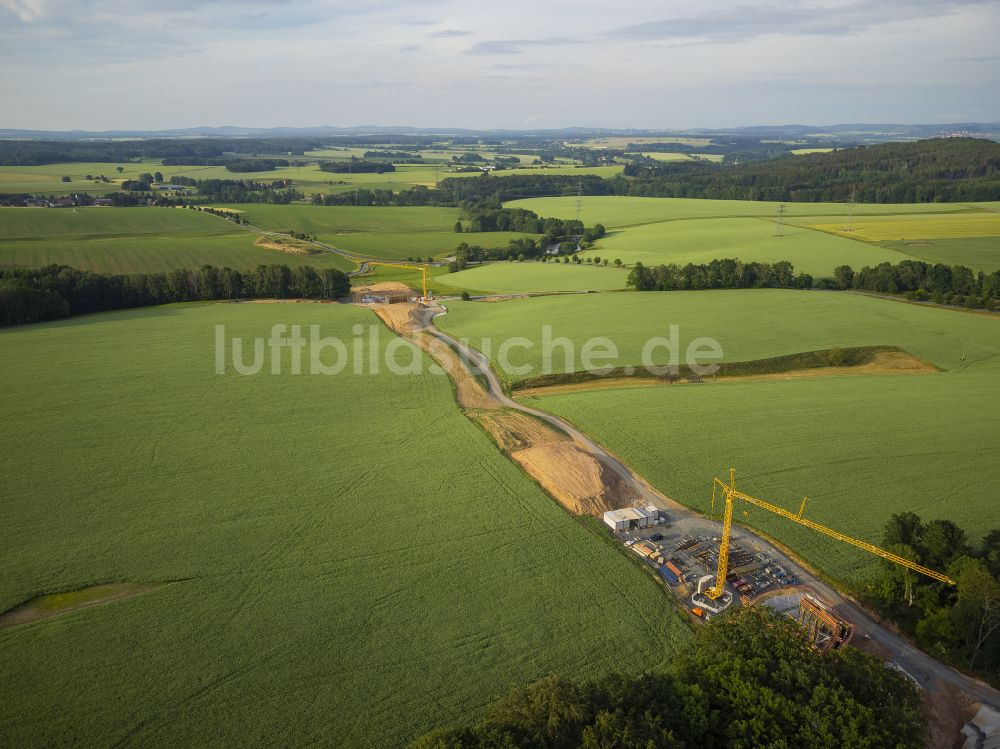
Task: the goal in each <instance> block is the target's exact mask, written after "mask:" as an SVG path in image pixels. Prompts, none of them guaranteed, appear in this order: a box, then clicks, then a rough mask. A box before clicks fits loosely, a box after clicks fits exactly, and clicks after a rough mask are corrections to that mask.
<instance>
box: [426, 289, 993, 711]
mask: <svg viewBox="0 0 1000 749" xmlns="http://www.w3.org/2000/svg"><path fill="white" fill-rule="evenodd" d="M446 312H447V309H446V308H444V307H441V306H435V307H418V308H417V310H415V313H414V315H413V328H414V331H412V332H417V331H419V332H420V333H424V334H426V335H429V336H431V337H432V338H433V339H435V340H437V341H440V342H441V343H443V344H445V345H446V346H447V347H448V348H450V349H452V350H453V351H455V352H457V353H458V354H459V358H460V360H461V361H462V363H463V366H464V367H465V369H466V374H467V375H471V379H472V380H473V381H475V382H476V383H477V384H478V385H479V386H480V387H482V386H483V385H484V384H485V387H482V390H483V396H484V397H485V398H487V399H489V400H490V401H492V403H493V404H494V406H495V407H496V408H501V409H506V410H511V411H516V412H520V413H522V414H524V415H526V416H529V417H531V418H533V419H537V420H539V421H541V422H544V423H545V424H546V425H547V426H549V427H551V428H552V429H553V430H554V431H556V432H558V433H561V434H564V435H566V436H567V437H568V438H569V439H570V440H571V441H572V443H573V445H574V447H576V448H577V449H579V450H581V451H583V452H585V453H586V454H587V455H589V456H590V457H591V458H592V459H594V460H595V461H597V462H598V463H599V464H601V465H602V466H603V468H604V469H606V470H607V471H610V472H612V473H614V474H615V475H616V476H617V478H618V479H619V480H620V486H621V487H622V488H623V494H625V495H626V497H627V498H628V501H627V502H624V501H623V504H652V505H655V506H656V507H658V508H659V509H661V510H664V511H665V512H667V514H668V516H669V518H670V522H671V523H672V524H673V525H674V526H680V527H681V528H682V529H683V530H684V531H685V532H687V533H689V534H691V535H710V536H720V535H721V533H722V524H721V523H719V522H717V521H714V520H711V519H709V518H707V517H704V516H702V515H700V514H699V513H697V512H695V511H694V510H692V509H690V508H688V507H686V506H685V505H682V504H680V503H679V502H677V501H675V500H673V499H671V498H670V497H667V496H666V495H664V494H663V493H662V492H660V491H658V490H657V489H655V488H654V487H653V486H652V485H651V484H650V483H649V482H648V481H646V479H644V478H643V477H642V476H640V475H639V474H638V473H636V472H635V471H633V470H632V469H631V468H629V467H628V466H627V465H626V464H625V463H624V462H623V461H622V460H621V459H620V458H618V457H617V456H616V455H614V454H613V453H611V452H610V451H608V450H607V449H605V448H604V447H603V446H601V445H599V444H598V443H597V442H595V441H594V440H592V439H591V438H590V437H588V436H587V435H586V434H584V433H583V432H582V431H580V430H579V429H578V428H577V427H576V426H574V425H573V424H572V423H570V422H569V421H566V420H565V419H562V418H560V417H558V416H555V415H553V414H550V413H547V412H545V411H542V410H540V409H537V408H532V407H530V406H526V405H524V404H522V403H519V402H518V401H516V400H514V399H513V398H511V397H510V396H508V395H507V394H506V393H505V392H504V389H503V387H502V385H501V382H500V379H499V377H498V376H497V374H496V373H495V372H494V371H493V369H492V368H491V366H490V362H489V360H488V359H487V358H486V357H485V356H484V355H483V354H481V353H480V352H479V351H477V350H475V349H473V348H472V347H470V346H468V345H467V344H465V343H463V342H462V341H460V340H457V339H455V338H452V337H451V336H450V335H448V334H447V333H444V332H443V331H441V330H440V329H438V328H437V327H436V326H435V325H434V318H435V317H437V316H438V315H441V314H445V313H446ZM449 376H451V377H452V379H453V380H455V376H454V375H453V374H452V373H450V372H449ZM515 462H516V461H515ZM522 467H523V466H522ZM549 493H550V494H551V493H552V492H551V491H550V492H549ZM732 538H733V542H734V543H743V544H744V545H746V546H749V547H751V548H753V549H755V550H760V551H762V552H764V553H766V554H767V555H768V556H770V557H771V558H773V559H775V560H777V561H778V562H779V563H780V564H782V565H783V566H785V567H786V568H787V569H789V570H790V571H791V572H792V573H793V574H794V575H795V576H796V577H798V579H799V580H801V581H802V583H803V587H805V588H807V589H809V590H811V591H813V592H815V593H816V594H817V595H819V596H820V597H821V598H823V599H825V600H827V601H828V602H830V603H831V604H832V605H833V607H834V608H835V609H836V611H837V612H838V613H839V614H840V615H841V616H843V617H844V618H846V619H848V620H849V621H851V622H853V623H854V625H855V627H856V632H857V635H856V642H857V643H858V644H859V646H861V647H862V649H864V650H870V651H875V652H878V653H879V654H880V655H881V656H882V657H883V658H884V659H886V660H888V661H891V663H892V664H893V665H894V666H896V667H898V668H900V669H902V670H903V671H904V672H905V673H906V674H908V675H909V676H910V677H911V679H912V680H913V681H914V682H916V683H917V684H918V685H919V686H920V688H921V689H923V690H926V692H927V694H928V695H929V696H933V695H935V694H936V693H937V692H940V691H950V692H955V691H957V692H960V693H961V694H962V695H964V698H965V700H967V701H968V702H969V703H972V702H980V703H986V704H989V705H992V706H995V707H997V706H1000V692H998V691H997V690H996V689H994V688H992V687H991V686H989V685H987V684H985V683H983V682H981V681H978V680H977V679H974V678H972V677H970V676H967V675H965V674H963V673H961V672H959V671H957V670H956V669H954V668H952V667H950V666H947V665H945V664H943V663H941V662H940V661H937V660H935V659H934V658H932V657H930V656H929V655H927V654H926V653H924V652H923V651H921V650H920V649H918V648H917V647H915V646H914V645H913V644H911V643H910V642H909V641H908V640H906V639H905V638H904V637H902V636H900V635H898V634H896V633H895V632H893V631H891V630H890V629H888V628H886V627H884V626H882V625H881V624H880V623H879V622H878V621H876V619H875V618H874V617H873V616H872V615H871V614H869V613H868V612H867V611H866V610H865V609H864V608H862V606H861V605H860V604H859V603H858V602H857V601H855V600H853V599H851V598H850V597H848V596H846V595H843V594H841V593H840V592H839V591H837V590H836V589H834V588H833V587H832V586H831V585H829V584H828V583H826V582H824V581H823V580H821V579H820V578H819V577H818V576H817V575H816V574H815V573H814V572H813V571H812V570H811V569H810V568H808V567H807V566H806V565H805V564H804V563H803V562H801V561H800V560H798V559H797V558H795V557H794V556H793V555H792V554H791V552H790V551H789V550H787V549H784V548H779V547H778V546H776V545H775V544H773V543H772V542H770V541H769V540H767V539H765V538H763V537H762V536H759V535H757V534H756V533H754V532H753V531H750V530H748V529H746V528H743V527H737V526H734V527H733V529H732ZM956 730H957V729H956Z"/></svg>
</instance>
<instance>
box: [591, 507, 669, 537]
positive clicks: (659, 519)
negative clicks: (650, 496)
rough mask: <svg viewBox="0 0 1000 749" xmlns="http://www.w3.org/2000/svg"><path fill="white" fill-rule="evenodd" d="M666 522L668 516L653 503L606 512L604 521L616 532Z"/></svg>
mask: <svg viewBox="0 0 1000 749" xmlns="http://www.w3.org/2000/svg"><path fill="white" fill-rule="evenodd" d="M664 522H666V517H664V515H663V513H662V512H660V510H658V509H657V508H656V507H654V506H653V505H646V506H645V507H624V508H622V509H620V510H608V511H607V512H605V513H604V523H605V525H607V526H608V527H609V528H610V529H611V530H613V531H614V532H615V533H620V532H621V531H630V530H633V529H635V528H649V527H651V526H654V525H660V524H661V523H664Z"/></svg>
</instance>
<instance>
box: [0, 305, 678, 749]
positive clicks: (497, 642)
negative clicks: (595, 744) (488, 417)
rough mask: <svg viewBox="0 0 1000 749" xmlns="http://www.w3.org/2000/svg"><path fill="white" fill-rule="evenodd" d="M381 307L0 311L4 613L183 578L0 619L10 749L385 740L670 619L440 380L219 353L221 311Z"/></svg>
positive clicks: (232, 331) (252, 330)
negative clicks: (236, 368) (220, 366)
mask: <svg viewBox="0 0 1000 749" xmlns="http://www.w3.org/2000/svg"><path fill="white" fill-rule="evenodd" d="M374 319H375V318H374V317H372V316H371V314H370V313H369V312H367V311H365V310H361V309H358V308H352V307H346V306H340V305H322V304H271V305H255V304H217V305H174V306H169V307H161V308H147V309H143V310H135V311H130V312H125V313H105V314H101V315H93V316H88V317H81V318H76V319H73V320H69V321H63V322H59V323H51V324H45V325H38V326H29V327H24V328H20V329H9V330H5V331H3V332H0V377H2V379H3V382H4V383H5V384H6V387H5V388H4V389H3V392H2V393H0V409H2V412H3V414H4V425H5V428H4V430H3V435H2V436H0V470H2V472H3V475H4V478H5V489H6V490H5V492H4V498H3V505H4V515H3V516H4V523H3V524H2V525H0V550H2V551H0V563H2V567H3V570H4V575H3V576H2V578H0V610H3V609H6V608H8V607H10V606H13V605H15V604H17V603H19V602H21V601H23V600H25V599H28V598H30V597H32V596H34V595H37V594H40V593H46V592H57V591H62V590H68V589H74V588H79V587H82V586H87V585H92V584H97V583H103V582H109V581H141V582H156V581H177V582H174V583H173V584H171V585H168V586H166V587H162V588H159V589H157V590H155V591H152V592H149V593H145V594H142V595H139V596H136V597H133V598H129V599H125V600H119V601H116V602H113V603H108V604H104V605H100V606H95V607H91V608H87V609H82V610H79V611H76V612H74V613H69V614H64V615H62V616H58V617H56V618H53V619H50V620H48V621H44V622H39V623H35V624H29V625H22V626H19V627H15V628H12V629H6V630H0V669H2V671H3V674H4V677H5V678H4V682H3V686H0V699H2V700H3V702H4V705H5V709H4V710H3V711H2V717H0V736H3V737H4V743H5V744H8V745H10V746H27V745H35V746H53V745H61V744H70V743H77V744H81V745H87V746H110V745H115V744H129V745H137V744H144V745H175V746H179V745H200V746H208V745H223V744H227V745H232V744H237V743H238V744H243V745H245V744H248V743H251V744H257V745H271V746H273V745H282V746H292V745H305V744H310V745H317V744H321V745H328V746H345V747H353V746H365V747H368V746H371V747H375V746H378V747H382V746H400V745H402V744H404V743H405V742H406V741H407V740H408V739H410V738H412V737H414V736H415V735H417V734H420V733H422V732H424V731H427V730H429V729H430V728H431V727H433V726H437V725H451V724H457V723H465V722H468V721H469V720H471V719H474V718H475V717H477V716H478V714H479V713H480V711H481V710H482V709H483V708H484V707H485V705H486V704H487V703H488V702H490V701H491V700H493V699H495V698H496V697H498V696H499V695H500V694H501V693H503V692H504V691H505V690H506V689H507V688H508V687H510V686H512V685H514V684H520V683H523V682H526V681H529V680H531V679H535V678H538V677H541V676H543V675H545V674H547V673H550V672H558V673H561V674H566V675H567V676H571V677H577V678H585V677H587V676H590V675H594V674H598V673H602V672H606V671H609V670H626V671H630V672H638V671H640V670H642V669H644V668H651V667H655V666H656V664H657V663H659V662H662V661H665V660H666V659H669V658H670V654H671V652H672V650H673V649H674V648H675V647H677V646H679V645H681V644H683V643H684V642H686V641H687V638H688V636H689V633H688V631H687V630H686V628H684V627H683V625H681V624H680V623H679V620H678V618H677V617H676V616H675V615H674V614H673V613H672V607H673V605H672V604H671V603H670V602H669V600H668V598H667V596H665V595H664V593H663V591H662V590H661V589H660V588H659V587H658V586H657V585H655V584H654V583H653V582H652V581H651V580H650V579H649V578H648V577H647V576H645V575H643V574H641V573H640V572H638V571H637V570H636V569H635V567H634V565H633V564H632V563H631V562H630V561H629V560H628V559H625V558H624V557H623V556H622V555H621V554H620V553H619V552H618V551H617V550H615V549H614V548H612V547H611V546H610V545H609V544H607V543H606V542H605V541H604V540H602V539H600V538H598V537H596V536H594V535H592V534H591V533H590V532H589V531H588V530H587V529H586V528H585V527H584V525H583V524H581V523H579V522H578V521H576V520H574V519H573V518H571V517H570V516H569V515H567V514H566V513H565V512H564V511H563V510H562V509H560V508H559V507H558V506H557V505H556V504H555V503H554V502H553V501H552V500H550V499H549V498H548V497H547V496H545V495H544V494H543V493H542V492H541V490H540V489H539V488H538V487H537V486H536V485H535V484H534V483H533V482H532V481H531V480H529V479H528V478H526V477H525V476H524V475H523V474H522V473H521V472H520V471H519V470H518V469H517V467H516V466H515V465H514V464H513V463H511V462H510V461H509V460H508V459H507V458H505V457H504V456H503V455H502V454H501V453H500V452H499V451H497V450H496V448H495V447H494V446H493V444H492V443H491V442H490V441H489V440H488V438H487V437H486V436H485V435H484V434H483V433H482V432H480V431H479V429H478V428H477V427H476V426H474V425H473V423H472V422H470V421H469V420H467V419H466V418H464V417H463V416H462V415H461V414H460V412H459V411H458V409H457V408H456V406H455V404H454V400H453V396H452V391H451V387H450V383H449V382H448V380H446V379H444V378H443V377H441V376H433V375H430V374H425V375H409V376H397V375H391V374H389V373H388V372H385V371H384V370H383V373H382V374H379V375H377V376H355V375H352V374H350V371H351V367H350V366H349V367H348V369H347V370H346V371H345V372H344V373H343V374H341V375H338V376H321V375H308V374H303V375H299V376H295V375H290V374H288V354H287V353H286V354H285V360H284V364H283V374H281V375H270V374H259V375H256V376H238V375H236V374H234V373H232V372H231V371H230V373H229V374H227V375H225V376H220V375H216V374H214V355H213V351H214V326H215V325H217V324H224V325H226V328H227V332H228V334H229V335H231V336H241V337H244V338H246V337H254V336H267V335H269V333H270V332H271V328H272V326H273V325H274V324H276V323H283V324H289V325H291V324H301V325H303V326H308V325H310V324H318V325H320V326H321V334H322V335H324V336H331V335H338V336H340V337H342V338H345V339H347V341H350V340H351V338H352V326H354V325H356V324H361V325H367V324H368V323H372V322H373V321H374ZM377 329H380V330H381V334H380V336H381V337H380V343H379V344H378V345H379V348H380V349H382V348H383V347H384V346H385V345H386V344H387V343H388V341H389V340H390V338H391V336H390V334H389V333H388V332H387V331H386V330H385V329H384V328H377ZM304 332H305V331H304ZM367 335H368V334H367V333H365V334H364V338H363V340H364V341H367V340H368V337H367ZM246 342H247V343H249V341H246ZM368 345H370V344H367V343H366V344H365V348H363V349H362V351H361V354H362V359H367V353H368V349H367V346H368ZM304 359H305V363H306V366H308V361H309V354H308V352H306V355H305V357H304ZM325 360H326V363H328V364H329V363H330V358H329V352H327V357H325ZM400 360H401V361H404V362H405V361H408V354H407V353H404V354H401V355H400ZM424 362H425V363H426V360H424ZM265 371H267V369H266V368H265ZM307 371H308V370H307ZM387 467H388V468H387ZM636 643H645V644H646V645H647V646H648V647H646V648H644V649H645V650H648V651H649V654H648V655H646V656H640V657H632V658H628V659H625V660H623V659H622V658H621V655H620V654H621V653H622V652H632V651H634V649H635V646H636ZM247 706H252V709H247Z"/></svg>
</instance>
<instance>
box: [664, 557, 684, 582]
mask: <svg viewBox="0 0 1000 749" xmlns="http://www.w3.org/2000/svg"><path fill="white" fill-rule="evenodd" d="M663 566H664V567H665V568H666V569H668V570H670V571H671V572H672V573H673V574H674V576H675V577H676V578H677V579H678V580H683V579H684V573H683V572H681V571H680V570H679V569H678V568H677V565H675V564H674V563H673V562H669V561H668V562H667V563H666V564H665V565H663Z"/></svg>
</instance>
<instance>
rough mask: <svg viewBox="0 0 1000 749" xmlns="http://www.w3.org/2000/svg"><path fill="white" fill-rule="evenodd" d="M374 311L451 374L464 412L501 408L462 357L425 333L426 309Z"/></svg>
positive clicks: (383, 307)
mask: <svg viewBox="0 0 1000 749" xmlns="http://www.w3.org/2000/svg"><path fill="white" fill-rule="evenodd" d="M377 285H378V286H392V285H398V286H403V284H398V283H397V282H395V281H387V282H385V283H383V284H377ZM371 309H372V311H373V312H374V313H375V314H376V315H378V316H379V318H380V319H381V320H382V322H384V323H385V324H386V326H387V327H388V328H389V329H390V330H393V331H395V332H396V333H397V334H398V335H400V336H402V337H403V338H406V339H407V340H409V341H412V342H413V343H415V344H416V345H418V346H419V347H420V348H422V349H423V350H424V351H426V352H427V353H428V354H430V356H431V358H433V359H434V361H436V362H437V363H438V365H439V366H440V367H441V368H442V369H443V370H444V371H445V372H446V373H447V374H448V376H449V377H450V378H451V381H452V383H453V384H454V386H455V399H456V400H457V401H458V405H459V406H461V407H462V408H477V409H491V408H497V407H498V406H497V404H496V402H495V401H494V400H493V399H492V398H490V396H489V394H488V393H487V392H486V391H485V390H484V389H483V387H482V385H480V384H479V383H478V382H477V381H476V378H475V377H473V376H472V373H471V372H469V370H468V369H466V367H465V366H464V365H463V364H462V362H461V360H460V359H459V357H458V354H457V353H455V351H454V350H453V349H452V348H451V347H450V346H448V345H447V344H445V343H443V342H442V341H440V340H438V339H437V338H434V337H433V336H431V335H429V334H428V333H426V332H424V330H423V323H422V318H421V315H422V314H423V311H424V309H423V307H421V306H420V305H419V304H413V303H402V304H377V305H372V307H371Z"/></svg>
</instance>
